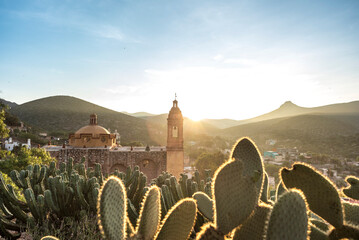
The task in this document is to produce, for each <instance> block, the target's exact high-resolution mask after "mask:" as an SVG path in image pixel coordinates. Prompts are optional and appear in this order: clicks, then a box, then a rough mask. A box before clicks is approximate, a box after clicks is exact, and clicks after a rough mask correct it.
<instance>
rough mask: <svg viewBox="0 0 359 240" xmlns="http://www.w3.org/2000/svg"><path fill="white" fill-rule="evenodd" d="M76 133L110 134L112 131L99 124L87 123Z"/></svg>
mask: <svg viewBox="0 0 359 240" xmlns="http://www.w3.org/2000/svg"><path fill="white" fill-rule="evenodd" d="M75 134H93V135H99V134H110V132H109V131H108V130H107V129H106V128H104V127H101V126H99V125H87V126H84V127H82V128H80V129H79V130H77V132H76V133H75Z"/></svg>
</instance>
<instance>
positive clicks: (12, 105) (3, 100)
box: [0, 98, 18, 108]
mask: <svg viewBox="0 0 359 240" xmlns="http://www.w3.org/2000/svg"><path fill="white" fill-rule="evenodd" d="M0 102H2V103H3V104H5V105H8V106H9V107H10V108H13V107H16V106H18V104H17V103H16V102H10V101H7V100H5V99H2V98H0Z"/></svg>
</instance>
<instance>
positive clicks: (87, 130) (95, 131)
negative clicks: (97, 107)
mask: <svg viewBox="0 0 359 240" xmlns="http://www.w3.org/2000/svg"><path fill="white" fill-rule="evenodd" d="M75 134H76V135H79V134H92V135H99V134H110V132H109V131H108V130H107V129H106V128H104V127H101V126H99V125H97V115H96V114H94V113H93V114H91V115H90V124H89V125H87V126H84V127H82V128H80V129H79V130H78V131H77V132H76V133H75Z"/></svg>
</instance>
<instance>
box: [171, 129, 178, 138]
mask: <svg viewBox="0 0 359 240" xmlns="http://www.w3.org/2000/svg"><path fill="white" fill-rule="evenodd" d="M172 137H174V138H177V137H178V128H177V127H176V126H173V128H172Z"/></svg>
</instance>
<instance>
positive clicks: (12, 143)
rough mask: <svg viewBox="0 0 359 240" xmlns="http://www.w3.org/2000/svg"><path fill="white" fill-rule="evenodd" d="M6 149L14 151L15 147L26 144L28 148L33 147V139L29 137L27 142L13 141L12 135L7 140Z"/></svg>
mask: <svg viewBox="0 0 359 240" xmlns="http://www.w3.org/2000/svg"><path fill="white" fill-rule="evenodd" d="M4 145H5V149H6V150H8V151H12V150H13V149H14V147H18V146H26V148H27V149H30V148H31V139H27V143H20V142H16V141H13V140H12V138H11V137H10V138H9V139H8V140H6V141H5V144H4Z"/></svg>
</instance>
